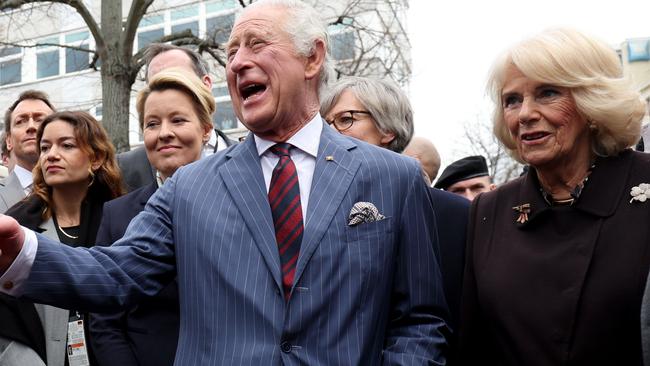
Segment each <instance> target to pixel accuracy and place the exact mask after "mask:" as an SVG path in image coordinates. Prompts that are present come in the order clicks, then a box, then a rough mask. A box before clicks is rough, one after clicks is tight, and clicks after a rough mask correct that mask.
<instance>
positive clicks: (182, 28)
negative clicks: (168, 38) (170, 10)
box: [172, 21, 199, 36]
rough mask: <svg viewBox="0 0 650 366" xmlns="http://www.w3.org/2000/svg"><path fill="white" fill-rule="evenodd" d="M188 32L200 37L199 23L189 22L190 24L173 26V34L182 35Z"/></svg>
mask: <svg viewBox="0 0 650 366" xmlns="http://www.w3.org/2000/svg"><path fill="white" fill-rule="evenodd" d="M186 30H190V31H191V32H192V34H193V35H195V36H198V35H199V22H198V21H195V22H189V23H182V24H176V25H173V26H172V34H174V33H181V32H184V31H186Z"/></svg>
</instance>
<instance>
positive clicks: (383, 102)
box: [321, 76, 413, 153]
mask: <svg viewBox="0 0 650 366" xmlns="http://www.w3.org/2000/svg"><path fill="white" fill-rule="evenodd" d="M377 87H385V88H386V89H385V90H383V91H378V90H377V89H376V88H377ZM410 106H411V104H410V102H409V101H408V98H407V97H406V95H405V94H404V93H403V92H402V91H401V90H400V89H399V87H398V86H397V85H395V83H393V82H389V81H385V80H378V79H377V80H374V79H368V78H362V77H356V76H349V77H345V78H342V79H340V80H338V81H337V82H335V83H333V84H332V85H330V86H329V87H328V89H327V90H326V91H325V94H324V96H323V97H322V98H321V113H322V114H323V115H324V116H327V117H326V120H327V121H328V123H329V124H330V125H332V124H333V125H334V126H335V127H336V126H339V128H337V130H338V131H339V132H340V133H342V134H344V135H347V136H351V137H354V138H357V139H359V140H361V141H365V142H368V143H370V144H372V145H376V146H380V147H384V148H387V149H389V150H391V151H394V152H396V153H401V152H402V151H404V148H406V145H408V143H409V141H411V137H413V111H412V110H411V109H410ZM394 116H400V117H402V118H400V119H396V118H395V117H394ZM334 122H336V123H334Z"/></svg>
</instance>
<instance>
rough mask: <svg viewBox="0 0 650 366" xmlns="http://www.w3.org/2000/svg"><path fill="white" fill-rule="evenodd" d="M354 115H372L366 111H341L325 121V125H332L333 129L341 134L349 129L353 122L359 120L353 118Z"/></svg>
mask: <svg viewBox="0 0 650 366" xmlns="http://www.w3.org/2000/svg"><path fill="white" fill-rule="evenodd" d="M355 114H367V115H368V116H371V117H372V114H370V112H368V111H353V110H350V111H342V112H339V113H337V114H336V115H335V116H334V118H332V119H329V120H326V121H327V123H328V124H329V125H330V126H331V125H334V128H336V130H337V131H339V132H343V131H345V130H348V129H350V127H352V125H353V124H354V122H356V121H358V120H359V118H358V117H356V118H355Z"/></svg>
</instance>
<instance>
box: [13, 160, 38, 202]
mask: <svg viewBox="0 0 650 366" xmlns="http://www.w3.org/2000/svg"><path fill="white" fill-rule="evenodd" d="M14 172H16V177H18V181H19V182H20V186H21V187H23V191H24V192H25V195H28V194H30V193H32V183H33V182H34V176H33V175H32V172H31V171H30V170H27V169H25V168H23V167H22V166H20V165H18V164H16V166H14Z"/></svg>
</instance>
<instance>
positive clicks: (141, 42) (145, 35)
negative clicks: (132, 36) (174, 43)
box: [138, 28, 165, 49]
mask: <svg viewBox="0 0 650 366" xmlns="http://www.w3.org/2000/svg"><path fill="white" fill-rule="evenodd" d="M164 35H165V31H164V30H163V29H162V28H159V29H154V30H150V31H145V32H139V33H138V49H143V48H145V47H147V46H148V45H150V44H151V43H153V42H155V41H157V40H159V39H160V38H162V37H163V36H164Z"/></svg>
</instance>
